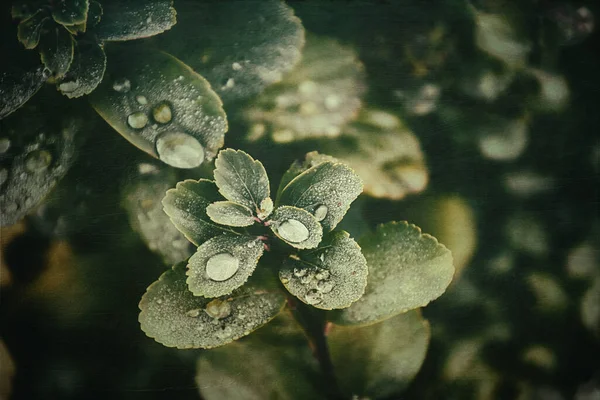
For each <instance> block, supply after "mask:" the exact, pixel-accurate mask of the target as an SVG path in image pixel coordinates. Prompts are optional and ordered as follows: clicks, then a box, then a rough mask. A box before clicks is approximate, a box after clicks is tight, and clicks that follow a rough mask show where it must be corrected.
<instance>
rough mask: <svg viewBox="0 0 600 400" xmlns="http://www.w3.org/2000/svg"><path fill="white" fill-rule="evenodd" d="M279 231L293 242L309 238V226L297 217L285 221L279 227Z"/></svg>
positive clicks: (283, 236)
mask: <svg viewBox="0 0 600 400" xmlns="http://www.w3.org/2000/svg"><path fill="white" fill-rule="evenodd" d="M277 233H278V234H279V236H281V237H282V238H283V239H285V240H287V241H288V242H292V243H300V242H303V241H305V240H306V239H308V236H309V232H308V228H307V227H306V226H304V224H303V223H302V222H300V221H298V220H296V219H288V220H286V221H283V222H282V223H281V224H280V225H279V227H278V228H277Z"/></svg>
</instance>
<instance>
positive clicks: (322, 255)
mask: <svg viewBox="0 0 600 400" xmlns="http://www.w3.org/2000/svg"><path fill="white" fill-rule="evenodd" d="M319 260H321V262H325V253H321V254H319Z"/></svg>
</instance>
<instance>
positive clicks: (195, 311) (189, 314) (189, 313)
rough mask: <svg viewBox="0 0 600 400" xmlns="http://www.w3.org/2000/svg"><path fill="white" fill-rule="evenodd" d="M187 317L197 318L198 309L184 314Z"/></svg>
mask: <svg viewBox="0 0 600 400" xmlns="http://www.w3.org/2000/svg"><path fill="white" fill-rule="evenodd" d="M185 315H187V316H188V317H192V318H197V317H198V316H199V315H200V309H199V308H195V309H193V310H190V311H188V312H186V313H185Z"/></svg>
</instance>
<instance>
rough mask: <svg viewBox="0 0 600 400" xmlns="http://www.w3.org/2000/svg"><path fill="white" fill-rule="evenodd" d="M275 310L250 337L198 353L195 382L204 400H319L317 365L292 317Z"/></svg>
mask: <svg viewBox="0 0 600 400" xmlns="http://www.w3.org/2000/svg"><path fill="white" fill-rule="evenodd" d="M286 315H287V313H281V314H280V315H279V316H277V318H275V319H274V320H273V321H272V322H271V323H269V324H268V325H267V326H265V327H264V328H262V329H260V330H259V331H257V332H255V333H254V334H253V335H251V336H250V337H248V338H246V339H244V340H241V341H238V342H235V343H232V344H230V345H228V346H226V347H222V348H219V349H215V350H211V351H205V352H202V353H201V354H200V356H199V358H198V364H197V374H196V384H197V386H198V389H199V391H200V395H201V396H202V398H203V399H206V400H222V399H228V400H250V399H252V400H264V399H278V400H296V399H321V398H323V397H324V394H323V393H322V390H321V389H320V388H322V386H320V385H319V384H320V383H321V379H320V376H319V366H318V364H317V362H316V359H315V358H314V357H313V356H312V354H311V352H310V350H309V347H308V346H307V343H306V338H305V337H304V335H303V333H302V331H301V330H300V329H299V327H298V326H296V324H295V321H293V320H290V319H291V318H286V319H285V320H284V319H283V318H282V316H286Z"/></svg>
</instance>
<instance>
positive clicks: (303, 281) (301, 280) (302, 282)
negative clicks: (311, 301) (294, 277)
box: [300, 274, 315, 285]
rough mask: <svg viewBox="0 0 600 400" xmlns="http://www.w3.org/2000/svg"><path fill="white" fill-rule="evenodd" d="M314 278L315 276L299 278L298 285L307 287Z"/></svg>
mask: <svg viewBox="0 0 600 400" xmlns="http://www.w3.org/2000/svg"><path fill="white" fill-rule="evenodd" d="M314 277H315V276H314V275H313V274H308V275H304V276H303V277H301V278H300V283H301V284H303V285H308V284H309V283H311V282H312V280H313V278H314Z"/></svg>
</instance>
